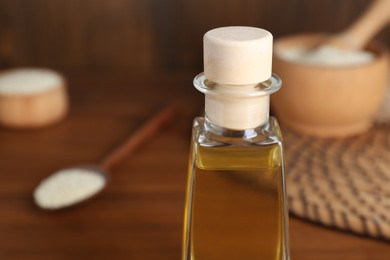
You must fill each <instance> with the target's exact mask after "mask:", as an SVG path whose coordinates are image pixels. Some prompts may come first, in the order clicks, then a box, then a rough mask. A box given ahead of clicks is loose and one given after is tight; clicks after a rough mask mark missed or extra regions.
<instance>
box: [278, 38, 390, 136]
mask: <svg viewBox="0 0 390 260" xmlns="http://www.w3.org/2000/svg"><path fill="white" fill-rule="evenodd" d="M323 37H324V36H321V35H298V36H289V37H285V38H281V39H279V40H278V41H276V43H275V50H277V48H291V47H294V46H302V45H304V46H306V47H309V48H310V47H313V48H314V47H315V46H317V45H318V44H319V43H321V42H323V40H324V38H323ZM367 50H369V51H371V52H373V53H374V54H375V59H374V60H373V61H371V62H369V63H365V64H361V65H350V66H344V67H341V66H340V67H331V66H320V65H310V64H303V63H296V62H292V61H288V60H285V59H282V58H280V57H278V55H275V57H274V64H273V69H274V72H275V73H276V74H277V75H278V76H280V77H281V78H282V81H283V87H282V88H281V89H280V90H279V91H278V92H277V93H275V94H274V95H272V96H271V107H272V109H273V112H275V114H276V116H277V118H278V119H279V120H280V121H281V123H282V124H284V125H286V126H288V127H291V128H292V129H295V130H297V131H298V132H301V133H304V134H308V135H315V136H322V137H341V136H348V135H354V134H358V133H361V132H364V131H366V130H367V129H369V128H370V127H371V126H372V124H373V122H374V118H375V116H376V113H377V112H378V109H379V107H380V106H381V104H382V103H383V101H384V98H385V93H386V88H387V86H388V84H389V69H390V68H389V54H388V50H387V48H386V47H385V46H384V45H382V44H380V43H378V42H373V43H371V44H369V46H368V47H367Z"/></svg>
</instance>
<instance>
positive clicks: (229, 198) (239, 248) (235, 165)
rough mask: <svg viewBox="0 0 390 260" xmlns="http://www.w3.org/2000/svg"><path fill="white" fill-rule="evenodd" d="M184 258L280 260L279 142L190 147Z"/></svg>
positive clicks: (282, 213)
mask: <svg viewBox="0 0 390 260" xmlns="http://www.w3.org/2000/svg"><path fill="white" fill-rule="evenodd" d="M188 179H189V183H188V185H189V187H188V192H189V194H188V195H187V196H188V197H187V205H186V210H187V211H186V216H187V217H186V218H187V221H186V227H185V229H186V230H187V238H185V241H184V243H185V245H184V246H185V247H186V248H187V252H186V255H187V257H184V259H197V260H199V259H200V260H202V259H206V260H208V259H225V260H227V259H264V260H282V259H286V258H285V257H286V255H285V248H286V243H287V241H286V239H287V237H286V234H285V232H286V231H285V230H286V223H285V219H286V216H285V214H286V212H285V205H284V199H283V196H284V194H283V191H284V187H283V169H282V151H281V146H280V144H279V143H271V144H267V145H260V146H250V145H249V146H248V145H244V146H238V147H236V146H235V145H232V146H209V145H206V146H204V145H202V144H200V143H196V142H194V143H193V155H192V159H190V171H189V178H188Z"/></svg>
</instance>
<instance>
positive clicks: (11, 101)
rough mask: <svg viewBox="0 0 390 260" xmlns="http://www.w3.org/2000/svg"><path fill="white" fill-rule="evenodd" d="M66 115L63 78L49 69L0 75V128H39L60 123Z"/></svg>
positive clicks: (13, 71) (21, 70)
mask: <svg viewBox="0 0 390 260" xmlns="http://www.w3.org/2000/svg"><path fill="white" fill-rule="evenodd" d="M67 111H68V96H67V91H66V83H65V80H64V78H63V77H62V76H61V75H60V74H58V73H57V72H54V71H51V70H48V69H36V68H25V69H13V70H7V71H4V72H1V73H0V124H1V125H3V126H5V127H10V128H39V127H44V126H47V125H50V124H53V123H56V122H58V121H60V120H61V119H63V118H64V117H65V115H66V113H67Z"/></svg>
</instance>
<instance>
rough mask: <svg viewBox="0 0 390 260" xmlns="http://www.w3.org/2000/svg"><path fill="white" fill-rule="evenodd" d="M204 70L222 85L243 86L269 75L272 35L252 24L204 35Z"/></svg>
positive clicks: (216, 30) (215, 30) (226, 28)
mask: <svg viewBox="0 0 390 260" xmlns="http://www.w3.org/2000/svg"><path fill="white" fill-rule="evenodd" d="M203 44H204V73H205V76H206V78H208V79H209V80H211V81H214V82H218V83H221V84H230V85H244V84H255V83H259V82H263V81H265V80H267V79H269V78H270V77H271V74H272V72H271V69H272V34H271V33H270V32H268V31H266V30H263V29H260V28H255V27H244V26H230V27H221V28H217V29H213V30H211V31H208V32H207V33H206V34H205V35H204V38H203Z"/></svg>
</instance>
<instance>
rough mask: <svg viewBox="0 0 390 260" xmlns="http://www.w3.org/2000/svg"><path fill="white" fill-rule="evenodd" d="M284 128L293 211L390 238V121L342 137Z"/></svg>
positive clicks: (347, 227)
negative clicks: (359, 133)
mask: <svg viewBox="0 0 390 260" xmlns="http://www.w3.org/2000/svg"><path fill="white" fill-rule="evenodd" d="M282 130H283V136H284V139H285V153H286V174H287V184H288V188H287V189H288V192H287V193H288V202H289V208H290V212H291V213H292V214H294V215H296V216H299V217H302V218H305V219H309V220H311V221H313V222H317V223H321V224H323V225H326V226H330V227H335V228H338V229H342V230H345V231H350V232H354V233H358V234H361V235H367V236H371V237H374V238H381V239H387V240H390V124H380V125H376V126H375V127H374V128H372V129H371V130H370V131H368V132H366V133H364V134H361V135H358V136H353V137H348V138H341V139H340V138H338V139H336V138H332V139H324V138H322V139H321V138H314V137H309V136H303V135H300V134H298V133H296V132H293V131H291V130H289V129H287V128H283V127H282Z"/></svg>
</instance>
